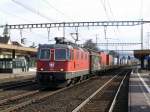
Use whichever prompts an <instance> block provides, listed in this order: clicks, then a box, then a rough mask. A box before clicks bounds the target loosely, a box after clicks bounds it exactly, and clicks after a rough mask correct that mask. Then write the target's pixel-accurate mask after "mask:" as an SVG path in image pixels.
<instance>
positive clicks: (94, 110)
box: [72, 71, 130, 112]
mask: <svg viewBox="0 0 150 112" xmlns="http://www.w3.org/2000/svg"><path fill="white" fill-rule="evenodd" d="M129 73H130V72H129V71H127V72H125V73H123V74H124V76H123V77H120V76H116V77H113V78H112V79H110V80H109V81H108V82H107V83H105V85H103V86H102V87H100V88H99V89H98V90H97V91H96V92H94V93H93V94H92V95H91V96H90V97H89V98H87V99H86V100H85V101H84V102H82V103H81V104H80V105H79V106H77V107H76V108H75V109H74V110H73V111H72V112H78V111H79V112H117V111H116V110H115V111H114V108H116V107H115V106H116V103H117V101H118V99H117V98H118V95H119V93H120V90H121V88H122V86H123V84H124V82H125V80H128V76H129ZM123 109H125V108H122V110H118V112H123Z"/></svg>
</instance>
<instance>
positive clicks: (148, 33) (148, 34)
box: [147, 32, 150, 49]
mask: <svg viewBox="0 0 150 112" xmlns="http://www.w3.org/2000/svg"><path fill="white" fill-rule="evenodd" d="M149 38H150V32H147V48H148V49H149Z"/></svg>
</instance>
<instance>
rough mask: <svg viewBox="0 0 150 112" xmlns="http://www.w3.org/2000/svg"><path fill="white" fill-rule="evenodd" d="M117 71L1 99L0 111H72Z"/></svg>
mask: <svg viewBox="0 0 150 112" xmlns="http://www.w3.org/2000/svg"><path fill="white" fill-rule="evenodd" d="M117 73H118V71H115V72H113V74H112V73H111V75H110V73H109V74H107V75H105V76H101V77H95V78H91V79H89V80H86V81H83V82H81V83H79V84H76V85H74V86H70V87H66V88H62V89H58V90H48V91H39V90H35V91H32V92H29V93H26V94H24V95H20V96H16V97H14V98H9V99H6V100H3V101H0V104H1V105H0V111H1V112H10V111H18V112H21V111H22V112H37V111H39V112H49V111H51V112H60V111H61V112H70V111H73V110H74V109H75V108H76V107H77V106H78V105H80V104H81V103H82V102H83V101H84V100H85V99H87V98H88V97H89V96H90V95H91V94H92V93H93V92H94V91H95V90H97V89H98V88H99V87H102V86H103V85H104V84H105V83H106V82H107V81H109V80H110V79H112V77H113V76H114V74H117ZM120 73H121V72H120ZM115 77H116V76H115ZM112 80H113V79H112ZM89 88H90V89H89Z"/></svg>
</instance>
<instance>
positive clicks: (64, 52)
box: [55, 49, 70, 60]
mask: <svg viewBox="0 0 150 112" xmlns="http://www.w3.org/2000/svg"><path fill="white" fill-rule="evenodd" d="M68 59H70V50H69V49H55V60H68Z"/></svg>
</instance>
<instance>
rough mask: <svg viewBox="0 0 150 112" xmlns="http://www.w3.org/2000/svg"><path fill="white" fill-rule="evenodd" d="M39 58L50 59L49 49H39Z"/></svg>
mask: <svg viewBox="0 0 150 112" xmlns="http://www.w3.org/2000/svg"><path fill="white" fill-rule="evenodd" d="M39 58H40V59H50V49H41V50H40V54H39Z"/></svg>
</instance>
